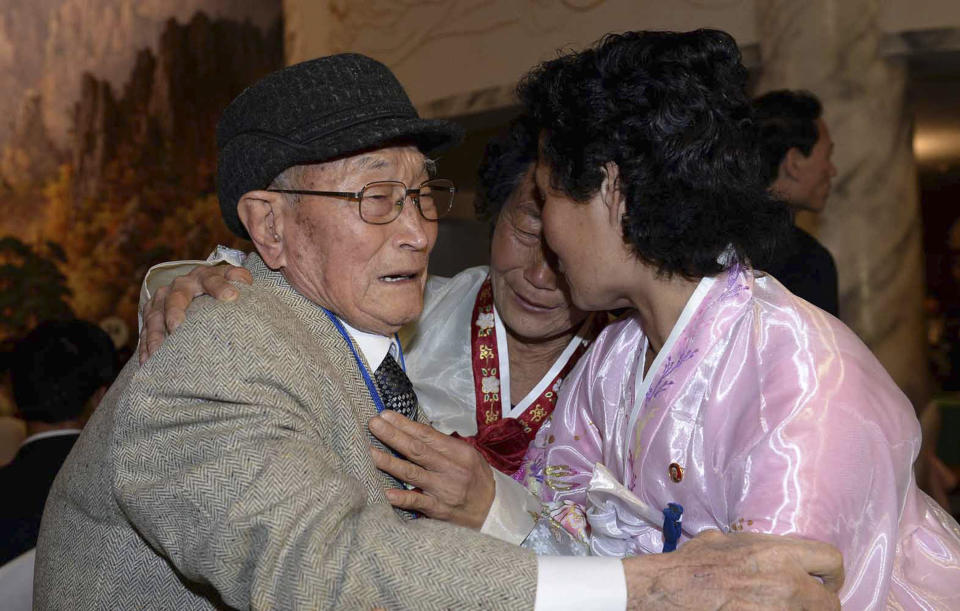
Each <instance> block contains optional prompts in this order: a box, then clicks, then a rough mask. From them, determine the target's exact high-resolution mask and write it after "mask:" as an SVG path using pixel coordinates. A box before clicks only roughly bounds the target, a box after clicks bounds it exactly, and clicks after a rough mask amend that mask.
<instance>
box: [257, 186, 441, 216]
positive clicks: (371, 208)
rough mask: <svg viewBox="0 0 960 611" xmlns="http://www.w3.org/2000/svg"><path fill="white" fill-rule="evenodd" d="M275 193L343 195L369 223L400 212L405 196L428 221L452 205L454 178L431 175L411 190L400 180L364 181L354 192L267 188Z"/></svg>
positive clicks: (398, 214)
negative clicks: (355, 204)
mask: <svg viewBox="0 0 960 611" xmlns="http://www.w3.org/2000/svg"><path fill="white" fill-rule="evenodd" d="M267 190H268V191H272V192H274V193H290V194H293V195H319V196H322V197H343V198H346V199H353V200H356V201H357V206H358V208H359V211H360V218H361V219H363V220H364V221H365V222H367V223H370V224H372V225H386V224H387V223H390V222H392V221H394V220H396V218H397V217H398V216H400V213H401V212H403V205H404V204H405V203H406V201H407V198H408V197H412V198H413V202H414V204H416V206H417V210H419V211H420V215H421V216H422V217H423V218H425V219H426V220H428V221H436V220H438V219H440V218H442V217H444V216H445V215H446V214H447V213H449V212H450V210H451V209H452V208H453V196H454V195H455V194H456V192H457V188H456V187H455V186H454V184H453V181H451V180H447V179H446V178H434V179H432V180H428V181H426V182H424V183H423V184H421V185H420V186H419V187H417V188H416V189H410V188H408V187H407V185H406V184H404V183H402V182H400V181H399V180H378V181H376V182H371V183H367V184H366V185H364V187H363V188H362V189H360V190H359V191H356V192H351V191H309V190H306V189H267Z"/></svg>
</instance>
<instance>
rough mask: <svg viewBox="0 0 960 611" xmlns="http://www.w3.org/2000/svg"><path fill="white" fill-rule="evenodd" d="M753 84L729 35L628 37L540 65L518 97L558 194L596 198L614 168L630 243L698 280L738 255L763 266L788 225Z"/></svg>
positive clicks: (659, 264)
mask: <svg viewBox="0 0 960 611" xmlns="http://www.w3.org/2000/svg"><path fill="white" fill-rule="evenodd" d="M746 80H747V71H746V69H745V68H744V67H743V64H742V63H741V61H740V51H739V49H738V48H737V44H736V42H735V41H734V40H733V38H732V37H731V36H730V35H729V34H726V33H725V32H720V31H717V30H697V31H694V32H685V33H677V32H627V33H624V34H610V35H607V36H605V37H604V38H602V39H601V40H600V41H599V42H598V43H597V44H596V45H594V46H593V47H591V48H589V49H587V50H585V51H581V52H578V53H572V54H568V55H565V56H561V57H559V58H557V59H554V60H551V61H548V62H545V63H543V64H541V65H539V66H537V67H536V68H534V69H533V70H532V71H531V72H530V73H529V74H528V75H527V76H525V77H524V79H523V80H522V81H521V83H520V85H519V87H518V94H519V96H520V100H521V102H522V104H523V107H524V109H525V111H526V112H527V114H529V115H530V116H531V117H532V119H533V121H534V122H535V123H536V124H537V125H540V126H541V127H542V130H543V131H542V140H541V144H540V155H541V157H540V159H541V161H542V162H545V163H546V164H547V165H548V167H549V168H550V169H551V181H552V186H553V188H555V189H558V190H560V191H561V192H563V193H565V194H566V195H568V196H570V197H571V198H572V199H574V200H576V201H586V200H587V199H589V198H590V197H591V196H592V195H593V194H595V193H596V192H597V191H598V190H599V188H600V186H601V182H602V180H603V176H604V174H603V167H604V165H605V164H606V163H608V162H614V163H616V164H617V166H618V169H619V174H620V176H619V187H620V190H621V192H622V193H623V194H624V197H625V199H626V204H627V212H626V214H625V215H624V219H623V233H624V240H625V241H626V243H627V244H629V245H630V246H631V248H632V249H633V251H634V253H635V254H636V255H637V256H638V258H639V259H640V260H641V261H644V262H647V263H649V264H651V265H653V266H655V267H656V268H657V270H658V272H659V273H661V274H664V275H667V276H671V275H673V274H680V275H682V276H684V277H687V278H699V277H703V276H710V275H714V274H716V273H719V272H720V271H721V270H722V269H723V267H724V266H723V265H722V264H721V263H720V262H718V259H719V258H720V255H721V254H722V253H723V252H724V251H725V250H726V249H727V247H728V246H732V247H733V249H734V250H735V251H736V254H737V256H738V258H739V259H740V260H742V261H748V262H749V263H750V264H752V265H753V266H754V267H756V268H758V269H763V267H764V266H765V265H767V263H768V262H769V260H770V258H771V257H772V256H773V253H774V250H775V248H776V244H777V242H778V241H779V240H780V239H781V238H782V236H783V235H785V232H786V231H787V230H788V228H789V224H790V217H789V213H788V211H787V208H786V206H785V205H784V204H783V203H782V202H778V201H776V200H775V199H774V198H773V197H772V196H771V195H769V194H768V193H767V191H766V186H767V185H766V184H765V183H764V182H763V180H761V174H762V173H761V171H760V167H761V164H760V158H759V155H758V153H757V144H756V134H755V126H754V124H753V122H752V120H751V107H750V101H749V99H748V97H747V95H746V92H745V85H746Z"/></svg>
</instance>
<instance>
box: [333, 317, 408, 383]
mask: <svg viewBox="0 0 960 611" xmlns="http://www.w3.org/2000/svg"><path fill="white" fill-rule="evenodd" d="M337 318H340V317H339V316H338V317H337ZM340 322H341V323H343V328H344V329H346V330H347V333H349V334H350V337H351V339H353V341H354V342H355V343H356V344H357V348H359V349H360V352H361V353H362V354H363V358H365V359H367V364H368V365H370V368H371V369H372V370H374V371H376V370H377V368H378V367H380V363H382V362H383V359H384V358H386V356H387V354H388V353H389V354H390V355H392V356H393V358H394V359H396V358H397V356H398V355H399V348H398V347H397V346H396V340H395V339H394V338H392V337H387V336H386V335H377V334H376V333H368V332H366V331H361V330H359V329H354V328H353V327H351V326H350V325H349V324H347V321H345V320H344V319H342V318H340Z"/></svg>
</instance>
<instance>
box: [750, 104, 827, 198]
mask: <svg viewBox="0 0 960 611" xmlns="http://www.w3.org/2000/svg"><path fill="white" fill-rule="evenodd" d="M822 114H823V106H822V105H821V104H820V100H818V99H817V96H815V95H813V94H812V93H810V92H809V91H790V90H788V89H780V90H778V91H771V92H770V93H766V94H764V95H762V96H760V97H759V98H757V99H755V100H754V101H753V116H754V120H755V121H756V122H757V126H758V128H759V134H760V136H759V137H760V154H761V155H762V156H763V163H764V172H765V178H766V180H767V184H770V183H772V182H773V181H774V180H776V179H777V175H778V174H779V172H780V163H781V162H782V161H783V158H784V157H785V156H786V154H787V151H789V150H790V149H791V148H796V149H799V151H800V152H801V153H803V154H804V156H809V155H810V152H811V151H813V147H814V145H815V144H816V143H817V140H818V139H819V138H820V130H819V129H817V119H819V118H820V116H821V115H822Z"/></svg>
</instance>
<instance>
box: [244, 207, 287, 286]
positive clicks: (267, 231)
mask: <svg viewBox="0 0 960 611" xmlns="http://www.w3.org/2000/svg"><path fill="white" fill-rule="evenodd" d="M284 206H286V201H285V200H284V199H283V196H282V195H281V194H280V193H273V192H271V191H249V192H247V193H244V194H243V196H242V197H241V198H240V201H239V202H238V203H237V214H238V215H239V216H240V222H241V223H243V226H244V227H245V228H246V230H247V233H248V234H250V239H251V240H253V245H254V246H255V247H256V248H257V252H258V253H259V254H260V257H261V258H262V259H263V262H264V263H266V264H267V267H269V268H270V269H273V270H277V269H280V268H281V267H284V266H285V265H286V264H287V257H286V249H285V248H284V241H283V218H284V216H283V210H284Z"/></svg>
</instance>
